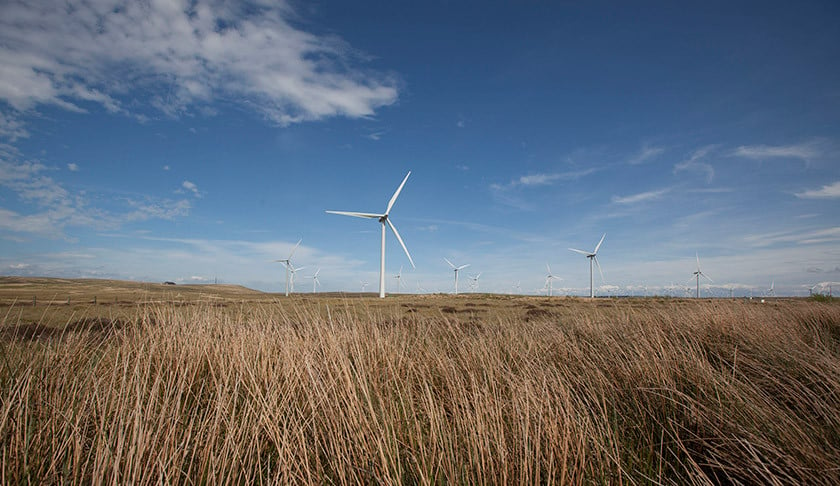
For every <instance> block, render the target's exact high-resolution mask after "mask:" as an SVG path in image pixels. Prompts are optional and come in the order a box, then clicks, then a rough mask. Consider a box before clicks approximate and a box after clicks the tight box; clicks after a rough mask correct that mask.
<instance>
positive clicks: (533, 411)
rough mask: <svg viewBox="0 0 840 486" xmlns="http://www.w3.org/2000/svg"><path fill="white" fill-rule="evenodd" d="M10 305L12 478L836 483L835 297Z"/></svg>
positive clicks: (6, 431) (13, 282)
mask: <svg viewBox="0 0 840 486" xmlns="http://www.w3.org/2000/svg"><path fill="white" fill-rule="evenodd" d="M68 299H69V301H68ZM94 299H95V303H94ZM33 304H34V305H33ZM0 312H2V316H3V321H2V324H0V483H2V484H12V483H18V484H19V483H27V484H53V483H62V484H64V483H69V484H78V483H83V484H103V483H108V484H145V483H163V484H171V483H177V484H229V483H235V484H290V483H291V484H311V483H315V484H331V483H338V484H358V483H364V484H369V483H384V484H430V483H434V484H464V483H468V484H472V483H480V484H487V483H490V484H580V483H586V484H590V483H596V484H710V483H711V484H840V305H838V304H837V303H836V302H834V301H828V302H826V301H822V302H820V301H816V300H809V299H773V300H770V301H768V302H766V303H764V304H762V303H760V302H758V301H746V300H728V299H714V300H710V299H698V300H693V299H692V300H683V299H661V298H638V299H596V300H595V301H589V300H588V299H576V298H562V297H554V298H546V297H518V296H517V297H513V296H495V295H462V296H458V297H453V296H445V295H433V296H414V295H398V296H389V297H388V298H387V299H384V300H380V299H377V298H374V297H373V296H372V294H368V295H367V296H361V295H358V294H355V295H352V294H345V295H337V294H335V295H333V294H318V295H315V296H313V295H311V294H310V295H305V294H302V295H294V296H292V297H291V298H285V297H283V296H281V295H276V294H265V293H260V292H256V291H251V290H248V289H245V288H241V287H236V286H226V285H219V286H212V285H211V286H174V287H172V286H163V285H158V284H141V283H132V282H117V281H97V280H59V279H22V278H11V277H7V278H0Z"/></svg>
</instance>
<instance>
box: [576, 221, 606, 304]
mask: <svg viewBox="0 0 840 486" xmlns="http://www.w3.org/2000/svg"><path fill="white" fill-rule="evenodd" d="M606 237H607V234H606V233H604V236H602V237H601V241H599V242H598V244H597V245H596V246H595V249H594V250H592V251H591V252H589V251H583V250H576V249H574V248H569V249H570V250H572V251H573V252H575V253H580V254H581V255H583V256H585V257H586V258H588V259H589V298H590V299H592V298H595V286H594V285H593V279H592V263H593V262H594V263H595V265H598V273H600V274H601V280H602V281H603V280H604V272H602V271H601V264H600V263H598V249H599V248H601V243H603V242H604V238H606Z"/></svg>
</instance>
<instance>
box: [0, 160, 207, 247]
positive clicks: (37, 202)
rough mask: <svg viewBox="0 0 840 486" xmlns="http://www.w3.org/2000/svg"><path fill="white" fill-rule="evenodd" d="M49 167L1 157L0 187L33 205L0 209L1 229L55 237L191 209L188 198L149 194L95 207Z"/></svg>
mask: <svg viewBox="0 0 840 486" xmlns="http://www.w3.org/2000/svg"><path fill="white" fill-rule="evenodd" d="M49 170H50V169H48V168H47V167H46V166H44V165H43V164H40V163H38V162H32V161H25V162H18V161H14V160H2V159H0V187H2V188H5V189H7V190H9V191H10V192H11V193H12V195H14V196H15V197H16V198H17V199H18V200H19V201H20V202H22V203H24V204H23V207H27V208H30V207H31V208H32V209H31V210H30V211H29V212H28V213H26V214H24V213H21V212H20V211H18V210H13V209H10V208H9V207H3V208H0V229H3V230H6V231H10V232H13V233H31V234H38V235H41V236H47V237H53V238H56V237H62V236H64V230H65V228H67V227H88V228H118V227H120V226H121V225H122V224H124V223H126V222H132V221H146V220H149V219H174V218H176V217H179V216H185V215H187V214H188V213H189V210H190V208H191V205H190V202H189V201H187V200H179V201H173V200H169V199H160V198H153V197H151V196H146V197H143V198H137V197H132V198H118V199H117V200H115V201H113V205H114V206H113V207H112V208H110V209H108V210H106V209H103V208H98V207H94V206H92V205H91V204H90V201H89V199H88V198H87V195H86V194H84V193H73V192H71V191H69V190H67V189H66V188H65V187H64V186H62V185H61V184H60V183H59V182H57V181H56V180H54V179H53V178H52V177H50V176H49V175H47V173H48V171H49ZM120 205H122V206H123V207H122V210H121V211H118V210H117V208H118V207H119V206H120Z"/></svg>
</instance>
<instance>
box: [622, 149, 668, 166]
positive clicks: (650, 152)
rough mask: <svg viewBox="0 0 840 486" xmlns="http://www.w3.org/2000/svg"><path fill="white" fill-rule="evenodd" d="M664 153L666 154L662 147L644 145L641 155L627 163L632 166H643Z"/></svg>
mask: <svg viewBox="0 0 840 486" xmlns="http://www.w3.org/2000/svg"><path fill="white" fill-rule="evenodd" d="M663 152H665V149H664V148H662V147H651V146H649V145H644V146H643V147H642V149H641V150H640V151H639V153H638V154H637V155H636V156H635V157H633V158H632V159H630V160H628V161H627V163H628V164H630V165H638V164H643V163H645V162H648V161H650V160H652V159H654V158H656V157H657V156H659V155H660V154H662V153H663Z"/></svg>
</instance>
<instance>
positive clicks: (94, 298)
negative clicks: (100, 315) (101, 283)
mask: <svg viewBox="0 0 840 486" xmlns="http://www.w3.org/2000/svg"><path fill="white" fill-rule="evenodd" d="M93 305H96V296H95V295H94V296H93Z"/></svg>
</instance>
